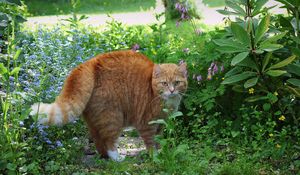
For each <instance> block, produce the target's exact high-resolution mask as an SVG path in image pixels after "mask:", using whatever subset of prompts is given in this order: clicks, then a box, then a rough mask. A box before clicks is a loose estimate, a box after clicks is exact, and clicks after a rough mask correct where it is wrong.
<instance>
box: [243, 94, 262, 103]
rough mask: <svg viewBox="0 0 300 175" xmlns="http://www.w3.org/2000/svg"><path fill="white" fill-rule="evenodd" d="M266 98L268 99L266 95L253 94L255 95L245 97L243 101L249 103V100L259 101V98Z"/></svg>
mask: <svg viewBox="0 0 300 175" xmlns="http://www.w3.org/2000/svg"><path fill="white" fill-rule="evenodd" d="M266 99H268V97H266V96H260V95H255V96H251V97H248V98H246V99H245V101H246V102H250V103H251V102H256V101H259V100H266Z"/></svg>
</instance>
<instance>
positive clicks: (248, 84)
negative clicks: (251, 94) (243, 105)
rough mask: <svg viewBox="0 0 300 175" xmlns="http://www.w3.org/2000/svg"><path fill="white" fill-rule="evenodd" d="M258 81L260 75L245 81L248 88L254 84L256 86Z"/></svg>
mask: <svg viewBox="0 0 300 175" xmlns="http://www.w3.org/2000/svg"><path fill="white" fill-rule="evenodd" d="M257 81H258V77H254V78H251V79H249V80H247V81H246V82H245V84H244V87H245V88H246V89H247V88H250V87H252V86H255V85H256V83H257Z"/></svg>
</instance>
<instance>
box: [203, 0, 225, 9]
mask: <svg viewBox="0 0 300 175" xmlns="http://www.w3.org/2000/svg"><path fill="white" fill-rule="evenodd" d="M203 3H204V4H205V5H207V6H208V7H222V6H225V0H203Z"/></svg>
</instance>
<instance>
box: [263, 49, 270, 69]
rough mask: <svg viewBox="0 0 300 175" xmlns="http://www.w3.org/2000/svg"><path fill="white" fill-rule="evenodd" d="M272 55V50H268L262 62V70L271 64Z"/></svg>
mask: <svg viewBox="0 0 300 175" xmlns="http://www.w3.org/2000/svg"><path fill="white" fill-rule="evenodd" d="M271 57H272V52H268V53H267V54H266V56H265V58H264V60H263V64H262V72H264V71H265V69H266V66H267V65H268V64H269V62H270V59H271Z"/></svg>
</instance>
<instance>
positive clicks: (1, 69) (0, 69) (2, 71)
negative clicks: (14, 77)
mask: <svg viewBox="0 0 300 175" xmlns="http://www.w3.org/2000/svg"><path fill="white" fill-rule="evenodd" d="M5 73H7V69H6V67H5V66H4V64H3V63H0V74H1V75H3V74H5Z"/></svg>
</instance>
